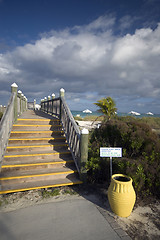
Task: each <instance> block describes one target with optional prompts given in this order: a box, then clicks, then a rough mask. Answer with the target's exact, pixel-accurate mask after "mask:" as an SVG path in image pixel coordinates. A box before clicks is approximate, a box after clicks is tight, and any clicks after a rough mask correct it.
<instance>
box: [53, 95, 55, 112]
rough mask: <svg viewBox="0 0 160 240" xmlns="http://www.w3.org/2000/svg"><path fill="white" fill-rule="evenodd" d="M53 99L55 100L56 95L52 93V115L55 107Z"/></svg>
mask: <svg viewBox="0 0 160 240" xmlns="http://www.w3.org/2000/svg"><path fill="white" fill-rule="evenodd" d="M53 99H55V94H54V93H52V114H53V106H54V103H53Z"/></svg>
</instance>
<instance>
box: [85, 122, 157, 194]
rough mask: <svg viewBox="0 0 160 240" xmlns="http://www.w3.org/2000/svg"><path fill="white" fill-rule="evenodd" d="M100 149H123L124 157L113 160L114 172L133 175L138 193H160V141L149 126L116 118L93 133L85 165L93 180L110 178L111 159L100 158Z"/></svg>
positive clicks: (98, 180) (99, 180) (100, 180)
mask: <svg viewBox="0 0 160 240" xmlns="http://www.w3.org/2000/svg"><path fill="white" fill-rule="evenodd" d="M100 147H122V149H123V158H118V159H117V158H115V159H113V173H124V174H127V175H129V176H131V177H132V179H133V182H134V186H135V190H136V192H137V194H139V195H140V196H145V195H149V194H150V195H157V196H158V195H159V194H160V165H159V162H160V140H159V138H158V136H157V135H156V134H155V133H153V132H152V129H151V128H150V127H149V126H148V125H147V124H145V123H142V122H140V121H137V120H136V119H133V118H132V119H127V121H124V120H123V121H121V120H118V119H114V120H111V121H110V122H106V123H103V124H102V126H101V127H100V128H99V129H95V130H93V131H92V132H91V134H90V143H89V158H88V162H87V165H86V166H87V169H88V177H89V180H91V181H97V182H102V181H104V180H109V179H110V175H109V159H106V158H100V156H99V149H100Z"/></svg>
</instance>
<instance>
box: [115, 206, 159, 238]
mask: <svg viewBox="0 0 160 240" xmlns="http://www.w3.org/2000/svg"><path fill="white" fill-rule="evenodd" d="M116 221H117V222H118V224H119V225H120V226H121V227H122V228H123V230H125V231H126V232H127V233H128V235H129V236H130V237H132V239H141V240H143V239H144V240H146V239H153V240H154V239H157V240H158V239H160V202H157V203H152V204H148V205H146V206H137V207H136V208H135V209H134V210H133V212H132V213H131V215H130V216H129V217H128V218H120V217H118V216H116Z"/></svg>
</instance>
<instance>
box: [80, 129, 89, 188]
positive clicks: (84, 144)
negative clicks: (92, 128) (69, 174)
mask: <svg viewBox="0 0 160 240" xmlns="http://www.w3.org/2000/svg"><path fill="white" fill-rule="evenodd" d="M88 135H89V132H88V129H85V128H84V129H83V130H82V131H81V141H80V153H81V162H80V177H81V179H82V181H83V182H84V183H85V182H86V181H87V170H86V167H85V165H86V162H87V160H88Z"/></svg>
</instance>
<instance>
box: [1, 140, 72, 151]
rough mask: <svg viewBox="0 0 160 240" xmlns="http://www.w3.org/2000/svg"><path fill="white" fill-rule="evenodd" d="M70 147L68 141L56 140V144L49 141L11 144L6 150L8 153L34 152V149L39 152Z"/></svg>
mask: <svg viewBox="0 0 160 240" xmlns="http://www.w3.org/2000/svg"><path fill="white" fill-rule="evenodd" d="M67 148H68V144H67V143H63V142H56V143H54V144H51V143H48V144H45V145H44V144H32V145H31V144H30V145H20V146H19V145H15V144H12V145H11V144H10V145H9V146H8V147H7V149H6V152H7V153H14V152H17V153H19V152H26V151H27V152H28V153H31V152H34V151H39V152H44V151H47V150H58V149H67Z"/></svg>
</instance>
